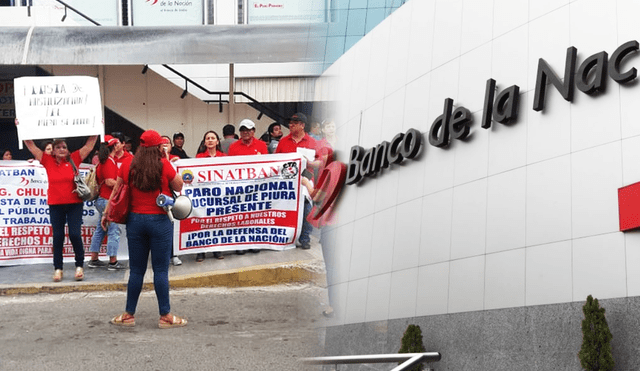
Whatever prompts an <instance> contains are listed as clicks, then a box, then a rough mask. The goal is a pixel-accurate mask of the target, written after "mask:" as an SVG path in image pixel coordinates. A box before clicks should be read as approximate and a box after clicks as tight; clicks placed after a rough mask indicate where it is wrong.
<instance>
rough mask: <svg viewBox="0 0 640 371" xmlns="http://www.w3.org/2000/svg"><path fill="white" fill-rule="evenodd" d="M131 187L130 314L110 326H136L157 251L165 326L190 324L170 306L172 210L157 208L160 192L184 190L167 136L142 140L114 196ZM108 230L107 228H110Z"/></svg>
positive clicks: (156, 272)
mask: <svg viewBox="0 0 640 371" xmlns="http://www.w3.org/2000/svg"><path fill="white" fill-rule="evenodd" d="M123 183H124V184H129V187H130V192H131V197H130V200H131V201H130V202H131V204H130V211H129V216H128V217H127V240H128V243H129V244H128V245H129V269H130V273H129V283H128V285H127V304H126V307H125V312H124V313H122V314H121V315H119V316H116V317H114V318H113V319H112V320H111V321H110V322H111V323H112V324H114V325H118V326H134V325H135V318H134V314H135V312H136V307H137V305H138V299H139V298H140V292H141V291H142V285H143V279H144V275H145V272H146V270H147V261H148V259H149V253H151V267H152V268H153V286H154V289H155V292H156V297H157V299H158V310H159V312H160V319H159V321H158V326H159V327H160V328H172V327H180V326H185V325H186V324H187V320H185V319H183V318H180V317H178V316H175V315H173V314H171V311H170V309H171V305H170V302H169V258H170V256H171V244H172V239H173V228H172V224H171V220H170V219H169V217H168V216H167V212H166V211H165V210H164V209H163V208H161V207H160V206H158V205H157V204H156V198H157V197H158V195H160V193H162V194H164V195H168V196H172V194H171V190H174V191H176V192H179V191H180V190H182V184H183V183H182V178H180V175H179V174H178V173H176V170H175V169H174V168H173V166H171V163H169V160H167V159H166V158H165V157H164V156H163V153H162V137H161V136H160V134H158V133H157V132H156V131H155V130H147V131H145V132H144V133H142V135H141V136H140V147H139V148H138V150H137V151H136V155H135V156H134V157H133V160H132V161H131V162H129V161H125V162H124V163H123V164H122V166H121V167H120V171H119V174H118V179H117V180H116V185H115V186H114V188H113V192H112V194H111V197H113V195H114V194H115V193H116V192H117V190H118V189H119V188H120V186H121V184H123ZM108 216H109V205H108V204H107V207H106V210H105V212H104V214H103V215H102V221H101V223H100V224H101V225H102V226H103V228H104V227H106V226H107V225H108V224H109V223H108V222H107V220H108ZM105 229H106V228H105Z"/></svg>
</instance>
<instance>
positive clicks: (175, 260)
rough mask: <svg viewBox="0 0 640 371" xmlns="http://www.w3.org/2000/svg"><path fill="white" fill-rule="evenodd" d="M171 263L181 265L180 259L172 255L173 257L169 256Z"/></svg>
mask: <svg viewBox="0 0 640 371" xmlns="http://www.w3.org/2000/svg"><path fill="white" fill-rule="evenodd" d="M171 264H173V265H182V260H180V258H178V257H177V256H174V257H173V258H171Z"/></svg>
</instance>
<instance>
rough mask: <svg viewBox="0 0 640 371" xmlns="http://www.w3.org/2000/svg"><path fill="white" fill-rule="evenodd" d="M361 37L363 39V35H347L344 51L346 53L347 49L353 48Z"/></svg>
mask: <svg viewBox="0 0 640 371" xmlns="http://www.w3.org/2000/svg"><path fill="white" fill-rule="evenodd" d="M360 39H362V36H347V38H346V40H345V42H344V52H345V53H346V52H347V50H349V49H351V47H352V46H354V45H355V44H356V43H357V42H358V41H360Z"/></svg>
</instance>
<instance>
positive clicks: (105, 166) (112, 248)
mask: <svg viewBox="0 0 640 371" xmlns="http://www.w3.org/2000/svg"><path fill="white" fill-rule="evenodd" d="M104 140H105V141H104V142H103V143H100V149H98V164H97V165H96V170H95V172H96V181H97V182H98V184H100V191H99V195H98V198H97V199H96V201H95V202H94V205H95V207H96V210H98V215H99V217H100V219H102V214H103V212H104V209H105V207H106V206H107V200H108V199H109V197H110V196H111V191H112V190H113V186H115V185H116V178H117V177H118V165H117V164H116V160H115V158H114V156H115V154H116V153H118V152H122V151H123V148H124V144H123V143H122V142H120V140H119V139H118V138H114V137H112V136H111V135H105V136H104ZM105 234H106V235H107V255H108V256H109V264H107V263H105V262H103V261H102V260H100V259H98V255H99V253H100V245H102V240H103V239H104V235H105ZM119 245H120V228H119V227H118V225H117V224H115V223H113V224H111V225H109V227H108V228H107V229H106V230H105V229H102V227H101V226H98V227H96V230H95V232H94V233H93V237H92V238H91V247H89V252H90V253H91V260H89V262H88V263H87V266H88V267H89V268H99V267H105V266H107V269H108V270H110V271H115V270H120V269H125V268H126V267H125V266H124V265H122V264H120V262H118V246H119Z"/></svg>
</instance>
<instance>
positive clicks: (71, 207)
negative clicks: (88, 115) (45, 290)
mask: <svg viewBox="0 0 640 371" xmlns="http://www.w3.org/2000/svg"><path fill="white" fill-rule="evenodd" d="M97 140H98V136H97V135H95V136H91V137H89V139H87V142H86V143H85V145H84V146H83V147H82V148H80V149H79V150H77V151H74V152H73V153H71V154H69V150H68V149H67V143H66V142H65V141H64V140H63V139H56V140H55V141H54V142H53V152H52V153H51V154H50V155H49V154H46V153H44V152H42V150H41V149H40V148H38V146H36V144H35V143H34V142H33V140H25V141H24V144H25V145H26V146H27V148H28V149H29V152H31V154H32V155H33V157H34V158H35V159H36V160H38V161H40V164H42V166H43V167H44V168H45V170H46V171H47V179H48V182H49V188H48V190H47V204H48V205H49V218H50V219H51V229H52V231H53V268H54V273H53V281H54V282H60V281H61V280H62V268H63V264H62V261H63V258H62V248H63V244H64V235H65V231H64V226H65V224H68V226H69V240H70V241H71V245H72V246H73V253H74V255H75V260H76V273H75V279H76V281H81V280H83V279H84V246H83V245H82V235H81V228H80V227H81V226H82V209H83V205H84V202H82V200H81V199H80V197H78V194H77V193H76V192H74V191H75V189H76V184H75V182H74V181H73V176H74V170H73V166H72V165H71V163H70V161H73V163H74V164H75V166H76V168H77V167H79V166H80V163H81V162H82V160H84V159H85V158H86V157H87V155H89V152H91V150H92V149H93V146H94V145H95V144H96V141H97Z"/></svg>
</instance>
